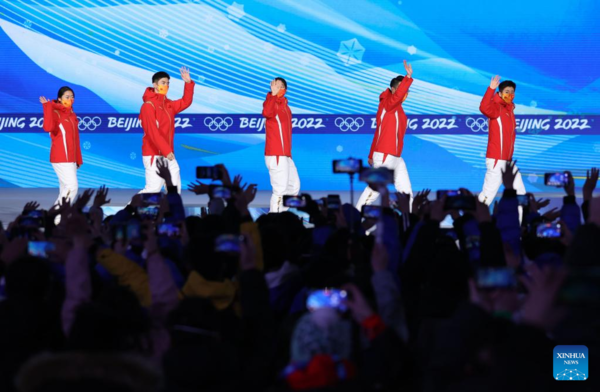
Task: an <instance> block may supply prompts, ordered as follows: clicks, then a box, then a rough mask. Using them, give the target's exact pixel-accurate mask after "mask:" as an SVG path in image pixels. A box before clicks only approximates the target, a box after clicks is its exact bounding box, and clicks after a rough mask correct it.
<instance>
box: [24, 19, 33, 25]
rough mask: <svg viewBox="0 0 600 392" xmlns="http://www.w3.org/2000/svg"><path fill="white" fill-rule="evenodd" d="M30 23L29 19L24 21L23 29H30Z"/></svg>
mask: <svg viewBox="0 0 600 392" xmlns="http://www.w3.org/2000/svg"><path fill="white" fill-rule="evenodd" d="M31 24H32V23H31V21H30V20H29V19H27V20H25V22H23V25H25V27H31Z"/></svg>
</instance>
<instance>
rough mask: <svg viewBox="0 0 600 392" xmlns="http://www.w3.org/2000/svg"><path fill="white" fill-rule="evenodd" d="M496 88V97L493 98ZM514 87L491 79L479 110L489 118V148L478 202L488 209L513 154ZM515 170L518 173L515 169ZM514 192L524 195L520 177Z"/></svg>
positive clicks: (518, 175) (514, 125) (506, 81)
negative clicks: (485, 205)
mask: <svg viewBox="0 0 600 392" xmlns="http://www.w3.org/2000/svg"><path fill="white" fill-rule="evenodd" d="M496 88H498V91H499V92H498V94H496ZM516 88H517V85H516V84H515V83H514V82H512V81H510V80H505V81H504V82H502V83H500V77H499V76H495V77H493V78H492V81H491V83H490V87H489V88H488V89H487V91H486V92H485V95H484V96H483V99H482V100H481V105H479V110H480V111H481V113H483V115H484V116H486V117H487V118H488V129H489V133H488V148H487V153H486V160H485V161H486V162H485V164H486V167H487V171H486V173H485V179H484V182H483V189H482V191H481V193H480V194H479V200H480V201H481V202H483V203H486V204H487V205H490V204H491V203H492V201H493V200H494V198H495V197H496V194H497V193H498V189H499V188H500V185H502V171H504V170H505V167H506V163H507V162H508V161H512V158H513V152H514V151H515V139H516V135H517V132H516V128H517V124H516V122H515V113H514V110H515V104H514V103H513V99H514V98H515V89H516ZM514 170H518V168H517V167H516V166H515V169H514ZM514 189H515V190H516V191H517V194H519V195H524V194H525V193H526V191H525V184H523V178H522V177H521V173H517V175H516V177H515V181H514Z"/></svg>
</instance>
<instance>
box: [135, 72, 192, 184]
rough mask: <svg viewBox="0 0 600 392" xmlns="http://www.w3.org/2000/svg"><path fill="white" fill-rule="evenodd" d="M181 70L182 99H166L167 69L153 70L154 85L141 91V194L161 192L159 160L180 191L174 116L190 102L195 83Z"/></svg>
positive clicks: (187, 73)
mask: <svg viewBox="0 0 600 392" xmlns="http://www.w3.org/2000/svg"><path fill="white" fill-rule="evenodd" d="M180 72H181V78H182V79H183V81H184V82H185V87H184V90H183V98H181V99H177V100H175V101H171V100H170V99H168V98H167V92H168V91H169V80H170V79H171V77H170V76H169V74H168V73H166V72H157V73H155V74H154V76H152V85H153V87H148V88H147V89H146V91H145V92H144V96H143V100H144V104H143V105H142V109H141V111H140V121H141V123H142V128H143V129H144V137H143V138H142V159H143V161H144V168H145V169H146V186H145V188H144V189H143V190H142V191H141V192H140V193H156V192H160V191H161V189H162V187H163V185H164V180H163V179H162V178H161V177H160V176H159V175H158V174H157V173H156V171H157V168H156V164H157V161H158V160H164V161H165V162H166V163H168V166H169V171H170V172H171V179H172V181H173V185H176V186H177V189H178V190H179V192H180V193H181V176H180V170H179V165H178V164H177V160H176V159H175V143H174V139H175V115H176V114H177V113H180V112H182V111H184V110H185V109H187V108H188V107H189V106H190V105H191V104H192V99H193V98H194V85H195V83H194V82H193V81H192V79H191V78H190V71H189V69H187V68H185V67H183V68H181V69H180Z"/></svg>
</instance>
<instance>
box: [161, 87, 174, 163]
mask: <svg viewBox="0 0 600 392" xmlns="http://www.w3.org/2000/svg"><path fill="white" fill-rule="evenodd" d="M163 110H164V111H165V113H167V117H169V128H171V116H170V115H169V111H168V110H167V96H166V95H165V97H164V98H163ZM170 131H171V130H170V129H169V147H171V148H173V149H174V147H172V146H171V145H172V144H173V142H172V137H171V132H170ZM173 133H175V124H173ZM173 155H175V151H173Z"/></svg>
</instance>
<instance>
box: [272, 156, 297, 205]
mask: <svg viewBox="0 0 600 392" xmlns="http://www.w3.org/2000/svg"><path fill="white" fill-rule="evenodd" d="M277 158H278V157H276V156H272V155H269V156H265V164H266V165H267V169H269V176H270V177H271V186H272V187H273V195H272V196H271V208H270V210H269V212H282V211H286V210H287V208H285V207H284V206H283V196H285V195H289V196H296V195H298V194H299V193H300V177H298V170H297V169H296V165H295V164H294V161H293V160H292V158H290V157H281V156H280V157H279V162H277Z"/></svg>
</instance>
